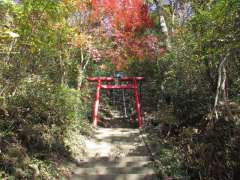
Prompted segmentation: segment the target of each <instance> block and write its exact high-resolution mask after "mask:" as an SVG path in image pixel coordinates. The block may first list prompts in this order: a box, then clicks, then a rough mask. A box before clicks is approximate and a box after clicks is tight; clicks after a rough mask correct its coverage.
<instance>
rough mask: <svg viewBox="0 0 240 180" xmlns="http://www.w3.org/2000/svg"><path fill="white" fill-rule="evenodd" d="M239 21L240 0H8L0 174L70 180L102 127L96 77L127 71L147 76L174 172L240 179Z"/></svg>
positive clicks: (146, 102) (148, 109) (2, 48)
mask: <svg viewBox="0 0 240 180" xmlns="http://www.w3.org/2000/svg"><path fill="white" fill-rule="evenodd" d="M239 27H240V1H238V0H217V1H216V0H168V1H162V0H145V1H144V0H122V1H118V0H102V1H100V0H0V179H1V178H3V179H4V178H8V177H9V178H12V179H38V178H39V179H59V177H60V176H61V177H65V176H66V179H67V169H65V168H64V167H62V166H59V164H61V163H60V161H61V162H62V161H66V159H68V160H73V161H74V153H75V152H74V151H75V149H76V148H77V149H81V148H82V149H83V148H84V147H79V146H78V147H74V145H73V143H72V139H73V137H74V136H78V135H79V136H91V135H92V132H93V131H94V129H93V128H92V127H91V111H92V101H93V98H94V95H93V88H92V87H94V86H93V85H92V84H90V83H89V82H88V81H87V77H88V76H111V75H112V74H113V73H114V72H115V71H123V72H124V73H125V74H127V75H129V76H134V75H136V76H144V77H145V82H144V84H145V85H143V92H142V93H143V98H142V104H143V110H144V112H143V114H144V115H145V119H146V121H147V123H146V122H145V124H146V126H148V125H149V126H151V127H155V129H158V130H159V139H158V140H160V141H161V140H162V141H163V140H164V142H165V144H167V145H168V146H171V147H172V149H173V150H172V154H173V157H172V159H171V161H174V162H175V161H176V163H174V162H173V163H171V164H170V165H169V166H171V167H170V169H169V168H162V167H161V166H159V170H160V171H161V173H162V174H163V175H164V174H167V175H168V176H169V177H172V179H192V180H196V179H200V180H233V179H235V180H237V179H240V28H239ZM150 115H153V116H154V118H149V117H150ZM159 146H160V145H159ZM175 151H176V152H178V154H177V155H176V154H175ZM159 156H160V155H159ZM176 156H177V157H176ZM159 158H160V159H161V157H159ZM161 168H162V169H161Z"/></svg>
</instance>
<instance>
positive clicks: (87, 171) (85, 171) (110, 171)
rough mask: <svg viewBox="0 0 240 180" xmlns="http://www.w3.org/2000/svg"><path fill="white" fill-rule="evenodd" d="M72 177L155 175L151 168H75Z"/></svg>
mask: <svg viewBox="0 0 240 180" xmlns="http://www.w3.org/2000/svg"><path fill="white" fill-rule="evenodd" d="M73 174H74V175H114V174H144V175H151V174H155V172H154V170H153V169H152V168H151V167H146V166H145V167H144V166H143V167H118V168H116V167H106V166H98V167H92V168H91V167H89V168H77V169H75V170H74V172H73Z"/></svg>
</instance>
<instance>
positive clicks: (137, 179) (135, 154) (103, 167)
mask: <svg viewBox="0 0 240 180" xmlns="http://www.w3.org/2000/svg"><path fill="white" fill-rule="evenodd" d="M86 150H87V152H88V158H86V160H84V161H82V162H80V163H78V165H76V166H75V167H74V168H73V172H72V173H73V174H72V176H71V178H70V179H73V180H157V177H156V175H155V172H154V171H153V168H152V162H151V161H150V157H149V153H148V151H147V149H146V147H145V144H144V143H143V141H142V139H141V136H140V133H139V130H138V129H133V128H100V127H99V128H97V129H96V135H95V140H94V141H93V140H89V141H88V142H86Z"/></svg>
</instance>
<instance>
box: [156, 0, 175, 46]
mask: <svg viewBox="0 0 240 180" xmlns="http://www.w3.org/2000/svg"><path fill="white" fill-rule="evenodd" d="M154 2H155V4H156V6H157V7H158V13H159V19H160V25H161V29H162V32H163V33H164V35H165V36H166V39H165V43H166V47H167V49H168V50H170V49H171V48H172V46H171V41H170V36H169V31H168V27H167V23H166V20H165V18H164V15H163V8H162V6H163V5H162V2H161V0H155V1H154Z"/></svg>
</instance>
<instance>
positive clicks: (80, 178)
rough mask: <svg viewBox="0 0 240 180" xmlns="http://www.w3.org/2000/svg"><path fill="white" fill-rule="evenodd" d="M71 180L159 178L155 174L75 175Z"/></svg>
mask: <svg viewBox="0 0 240 180" xmlns="http://www.w3.org/2000/svg"><path fill="white" fill-rule="evenodd" d="M70 179H71V180H158V178H157V176H156V175H154V174H151V175H144V174H110V175H109V174H108V175H73V176H72V177H71V178H70Z"/></svg>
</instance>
